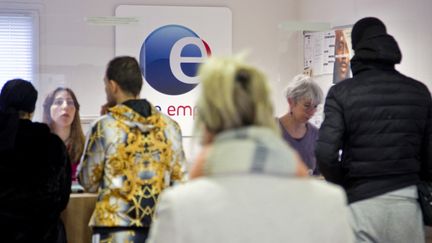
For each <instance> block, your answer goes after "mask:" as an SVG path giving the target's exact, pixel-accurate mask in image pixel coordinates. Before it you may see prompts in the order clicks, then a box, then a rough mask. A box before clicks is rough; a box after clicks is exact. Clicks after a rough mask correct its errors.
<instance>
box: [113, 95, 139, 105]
mask: <svg viewBox="0 0 432 243" xmlns="http://www.w3.org/2000/svg"><path fill="white" fill-rule="evenodd" d="M136 99H138V96H134V95H126V94H120V95H119V96H118V97H117V98H116V103H117V104H122V103H124V102H126V101H128V100H136Z"/></svg>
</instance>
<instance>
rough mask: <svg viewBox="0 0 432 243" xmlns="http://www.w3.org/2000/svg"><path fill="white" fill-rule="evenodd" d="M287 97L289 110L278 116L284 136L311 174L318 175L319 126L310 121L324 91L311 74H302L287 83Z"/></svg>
mask: <svg viewBox="0 0 432 243" xmlns="http://www.w3.org/2000/svg"><path fill="white" fill-rule="evenodd" d="M285 97H286V100H287V102H288V105H289V112H287V113H286V114H285V115H283V116H282V117H280V118H279V119H278V120H279V125H280V128H281V130H282V134H283V138H284V139H285V140H286V141H287V142H288V143H289V144H290V145H291V147H292V148H294V149H295V150H296V151H297V152H298V153H299V154H300V157H301V158H302V160H303V161H304V163H305V164H306V166H307V167H308V168H309V171H310V174H314V175H318V174H319V171H318V169H317V166H316V159H315V144H316V140H317V139H318V128H316V127H315V126H314V125H312V124H311V123H310V122H309V120H310V119H311V117H312V116H313V115H314V114H315V112H316V110H317V107H318V105H319V104H321V103H322V99H323V92H322V90H321V88H320V87H319V86H318V84H316V83H315V82H314V81H313V80H312V78H311V77H309V76H306V75H303V74H300V75H297V76H295V77H294V79H293V80H292V81H291V82H290V83H289V84H288V87H287V88H286V90H285Z"/></svg>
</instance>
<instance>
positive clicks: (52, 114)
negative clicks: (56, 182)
mask: <svg viewBox="0 0 432 243" xmlns="http://www.w3.org/2000/svg"><path fill="white" fill-rule="evenodd" d="M43 107H44V112H43V121H44V123H46V124H48V126H49V127H50V129H51V131H52V132H53V133H55V134H57V135H58V136H59V137H60V138H61V139H62V140H63V142H64V143H65V145H66V147H67V150H68V154H69V158H70V160H71V165H72V182H75V183H77V182H78V179H77V176H76V171H77V167H78V164H79V161H80V158H81V155H82V153H83V150H84V134H83V131H82V128H81V119H80V115H79V109H80V105H79V103H78V100H77V98H76V96H75V94H74V92H73V91H72V90H71V89H69V88H62V87H59V88H57V89H55V90H54V91H53V92H51V93H50V94H48V96H47V97H46V98H45V101H44V104H43Z"/></svg>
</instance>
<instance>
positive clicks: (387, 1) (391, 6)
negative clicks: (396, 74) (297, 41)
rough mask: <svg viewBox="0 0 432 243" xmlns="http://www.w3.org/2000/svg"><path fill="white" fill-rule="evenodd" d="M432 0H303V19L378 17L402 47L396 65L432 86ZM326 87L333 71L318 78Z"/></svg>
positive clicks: (343, 21)
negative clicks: (400, 56)
mask: <svg viewBox="0 0 432 243" xmlns="http://www.w3.org/2000/svg"><path fill="white" fill-rule="evenodd" d="M431 10H432V1H430V0H412V1H404V0H327V1H314V0H302V1H301V4H300V6H299V20H301V21H306V22H308V21H311V22H316V21H319V22H329V23H331V24H332V26H341V25H352V24H354V23H355V22H356V21H357V20H359V19H361V18H363V17H369V16H373V17H377V18H379V19H381V20H382V21H383V22H384V23H385V25H386V26H387V32H388V33H389V34H391V35H393V36H394V37H395V39H396V40H397V42H398V44H399V47H400V48H401V51H402V62H401V64H400V65H396V69H397V70H399V71H400V72H402V73H403V74H405V75H407V76H410V77H412V78H415V79H417V80H419V81H422V82H423V83H425V84H426V85H427V86H428V87H429V90H431V88H432V68H431V67H432V59H431V56H432V47H431V43H432V28H431V24H432V14H431V13H430V12H431ZM317 80H318V81H319V82H320V84H321V86H322V87H324V89H325V91H327V90H328V87H329V86H330V85H331V77H330V75H327V76H324V77H319V78H318V79H317Z"/></svg>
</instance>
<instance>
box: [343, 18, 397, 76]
mask: <svg viewBox="0 0 432 243" xmlns="http://www.w3.org/2000/svg"><path fill="white" fill-rule="evenodd" d="M351 43H352V48H353V50H354V53H355V55H354V57H353V58H352V60H351V64H353V62H354V64H355V63H356V62H358V61H363V62H364V61H367V62H374V63H382V64H391V65H394V64H396V63H400V61H401V59H402V53H401V51H400V49H399V46H398V44H397V42H396V40H395V39H394V38H393V36H391V35H389V34H388V33H387V28H386V26H385V25H384V23H383V22H382V21H381V20H379V19H377V18H374V17H367V18H363V19H360V20H359V21H357V22H356V23H355V24H354V26H353V29H352V32H351ZM354 66H355V65H354ZM355 69H356V67H353V72H354V73H355V71H356V70H355Z"/></svg>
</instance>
